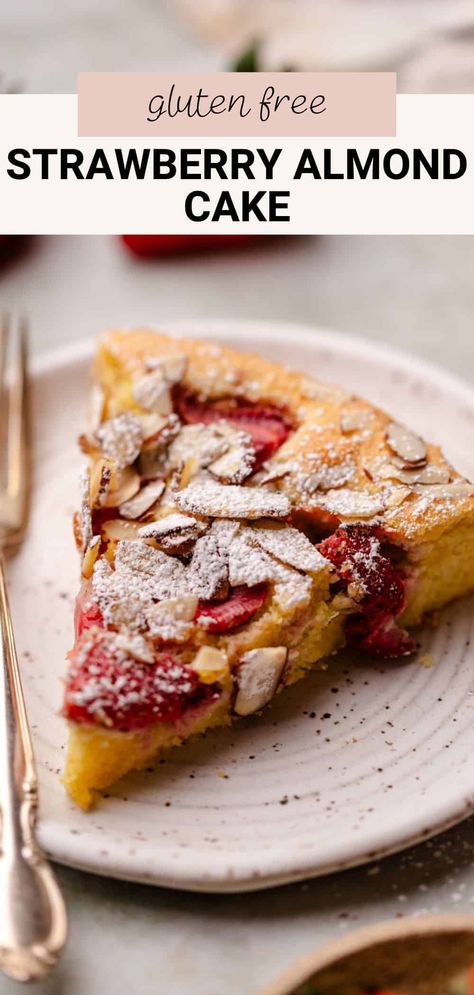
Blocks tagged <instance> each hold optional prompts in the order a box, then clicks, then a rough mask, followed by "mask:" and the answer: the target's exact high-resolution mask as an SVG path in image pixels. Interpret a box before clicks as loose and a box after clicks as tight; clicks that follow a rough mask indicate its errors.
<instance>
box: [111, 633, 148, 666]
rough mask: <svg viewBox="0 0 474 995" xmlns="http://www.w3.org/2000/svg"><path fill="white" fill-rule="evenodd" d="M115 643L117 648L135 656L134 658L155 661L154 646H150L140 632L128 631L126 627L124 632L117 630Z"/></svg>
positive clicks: (142, 660)
mask: <svg viewBox="0 0 474 995" xmlns="http://www.w3.org/2000/svg"><path fill="white" fill-rule="evenodd" d="M114 644H115V646H116V647H117V649H119V650H122V651H123V652H124V653H126V654H127V655H128V656H131V657H133V659H134V660H139V661H140V662H141V663H153V662H154V659H155V654H154V652H153V647H152V646H150V644H149V643H148V642H147V641H146V639H144V637H143V636H142V635H140V633H139V632H128V631H127V630H126V629H124V630H123V631H122V632H117V634H116V636H115V639H114Z"/></svg>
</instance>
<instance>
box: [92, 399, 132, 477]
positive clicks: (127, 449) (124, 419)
mask: <svg viewBox="0 0 474 995" xmlns="http://www.w3.org/2000/svg"><path fill="white" fill-rule="evenodd" d="M96 435H97V438H98V440H99V442H100V445H101V449H102V452H103V454H104V456H109V457H110V458H111V459H113V460H115V462H116V463H117V466H118V467H120V468H121V469H123V468H125V467H127V466H131V464H132V463H134V462H135V460H136V458H137V456H138V455H139V452H140V449H141V446H142V442H143V430H142V426H141V424H140V421H139V419H138V418H137V417H136V415H134V414H132V412H131V411H124V412H123V413H122V414H120V415H116V416H115V418H110V419H109V421H105V422H103V423H102V425H100V426H99V428H98V429H97V432H96Z"/></svg>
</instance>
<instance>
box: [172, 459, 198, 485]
mask: <svg viewBox="0 0 474 995" xmlns="http://www.w3.org/2000/svg"><path fill="white" fill-rule="evenodd" d="M198 470H199V463H198V461H197V459H196V458H195V457H194V456H190V457H189V459H187V460H186V462H185V463H183V465H182V466H181V467H179V469H178V470H177V471H176V475H175V479H174V485H175V486H176V487H177V489H178V490H179V491H181V490H182V489H183V487H187V485H188V484H189V483H190V481H191V480H192V479H193V477H195V476H196V474H197V472H198Z"/></svg>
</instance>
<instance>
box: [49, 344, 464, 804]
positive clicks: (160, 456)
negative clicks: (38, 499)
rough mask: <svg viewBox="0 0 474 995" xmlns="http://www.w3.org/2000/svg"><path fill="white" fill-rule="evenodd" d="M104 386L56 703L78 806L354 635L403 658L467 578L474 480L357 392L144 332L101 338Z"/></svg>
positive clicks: (78, 528)
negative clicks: (66, 731)
mask: <svg viewBox="0 0 474 995" xmlns="http://www.w3.org/2000/svg"><path fill="white" fill-rule="evenodd" d="M95 380H96V388H95V391H94V408H95V416H94V419H95V420H94V424H93V426H92V427H91V429H90V431H89V432H88V433H87V434H85V435H83V436H82V437H81V439H80V443H81V447H82V450H83V451H84V452H85V453H86V454H87V456H88V467H87V470H86V471H85V473H84V476H83V485H82V487H83V493H82V506H81V511H80V513H79V514H78V515H77V516H76V522H75V533H76V540H77V544H78V546H79V548H80V550H81V555H82V586H81V590H80V592H79V596H78V599H77V607H76V639H75V644H74V648H73V650H72V652H71V653H70V660H69V672H68V677H67V684H66V692H65V703H64V714H65V716H66V717H67V719H68V720H69V726H70V739H69V750H68V757H67V764H66V772H65V783H66V787H67V790H68V791H69V793H70V795H71V797H72V798H73V799H74V800H75V801H76V802H77V803H78V804H79V805H81V806H82V807H83V808H88V807H89V806H90V804H91V803H92V801H93V798H94V793H95V792H97V791H100V790H101V789H104V788H106V787H107V786H108V785H110V784H111V783H112V782H114V781H115V780H117V779H118V778H119V777H121V776H122V775H123V774H125V773H126V772H127V771H130V770H132V769H134V768H140V767H143V766H145V765H148V764H149V763H150V761H152V760H153V758H154V757H156V756H157V754H158V753H159V752H160V751H161V750H162V749H163V748H165V747H169V746H173V745H176V744H178V743H180V742H182V741H183V740H185V739H187V738H188V737H189V736H191V735H193V734H194V733H198V732H202V731H204V730H205V729H208V728H211V727H212V726H219V725H224V724H226V723H229V722H230V721H231V719H232V718H233V717H234V716H241V715H251V714H253V713H255V712H258V711H260V710H261V709H262V708H263V707H264V706H265V705H267V704H268V703H269V702H270V701H271V699H272V698H273V696H274V695H275V694H276V693H277V691H279V690H280V689H281V688H283V687H284V686H285V685H288V684H291V683H293V682H294V681H296V680H298V678H300V677H301V676H303V674H304V673H305V671H306V670H308V669H309V668H310V667H312V666H313V664H315V663H316V662H317V661H318V660H320V659H321V657H324V656H326V655H328V654H330V653H332V652H334V650H337V649H338V648H339V647H342V646H344V645H345V644H346V643H350V644H352V645H353V646H355V647H357V648H358V650H359V651H361V652H366V653H370V654H375V655H379V656H383V657H399V656H404V655H407V656H408V655H409V654H411V653H413V652H414V650H415V649H416V643H415V641H414V638H413V636H412V635H411V634H410V633H409V631H408V630H409V629H410V628H411V627H412V626H414V625H416V624H417V623H419V622H420V620H421V619H422V617H423V615H424V613H425V612H427V611H430V610H432V609H436V608H440V607H441V606H442V605H444V604H446V603H447V602H448V601H451V600H452V599H453V598H457V597H459V596H460V595H463V594H465V593H467V592H468V591H471V590H473V589H474V487H473V486H472V485H471V484H470V483H468V482H467V481H466V480H464V479H463V478H462V477H461V476H460V475H459V474H458V473H456V471H455V470H453V469H452V467H451V466H449V464H448V463H447V462H446V460H445V459H444V458H443V456H442V454H441V452H440V450H439V449H438V448H437V447H435V446H433V445H429V444H426V443H425V442H424V441H423V440H422V439H421V438H420V437H419V436H418V435H416V434H414V433H413V432H411V431H410V430H409V429H408V428H405V427H404V426H403V425H401V424H399V423H398V422H395V421H393V420H392V419H391V418H390V417H389V416H388V415H386V414H384V413H383V412H382V411H380V410H378V409H377V408H374V407H373V406H372V405H370V404H368V403H367V402H366V401H364V400H362V399H361V398H359V397H354V396H353V395H351V394H349V393H347V392H346V391H344V390H341V389H340V388H338V387H333V386H330V385H326V384H322V383H319V382H317V381H316V380H314V379H312V378H310V377H308V376H306V375H303V374H299V373H294V372H290V371H289V370H287V369H285V368H284V367H282V366H279V365H277V364H276V363H273V362H269V361H268V360H266V359H263V358H262V357H260V356H256V355H246V354H244V353H240V352H237V351H235V350H233V349H229V348H225V347H221V346H219V345H217V344H215V343H206V342H202V341H197V340H187V339H177V338H171V337H168V336H166V335H162V334H156V333H154V332H151V331H146V330H137V331H133V332H124V331H112V332H108V333H106V334H105V335H103V336H102V338H101V340H100V343H99V349H98V353H97V357H96V362H95Z"/></svg>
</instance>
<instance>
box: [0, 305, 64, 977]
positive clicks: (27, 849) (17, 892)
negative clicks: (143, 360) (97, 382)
mask: <svg viewBox="0 0 474 995" xmlns="http://www.w3.org/2000/svg"><path fill="white" fill-rule="evenodd" d="M13 325H14V323H13V321H8V320H7V319H5V318H4V319H2V320H1V321H0V389H1V388H2V387H3V390H2V391H1V393H2V395H3V399H4V404H3V408H4V411H5V432H4V445H3V450H4V452H5V453H6V472H5V475H4V476H5V479H4V481H2V482H1V484H0V969H1V970H3V971H4V972H5V974H8V975H9V976H10V977H12V978H15V979H16V980H17V981H31V980H33V979H35V978H40V977H43V976H44V975H46V974H47V973H48V972H49V971H50V970H51V969H52V968H53V967H54V965H55V964H56V961H57V959H58V957H59V954H60V952H61V950H62V948H63V946H64V943H65V940H66V934H67V919H66V910H65V906H64V902H63V899H62V896H61V892H60V890H59V887H58V884H57V882H56V878H55V876H54V874H53V871H52V869H51V867H50V865H49V864H48V862H47V860H46V858H45V856H44V854H43V853H42V851H41V850H40V848H39V846H38V844H37V842H36V838H35V822H36V811H37V805H38V782H37V777H36V767H35V759H34V754H33V748H32V743H31V735H30V730H29V726H28V718H27V714H26V708H25V701H24V697H23V691H22V687H21V680H20V671H19V666H18V658H17V654H16V650H15V640H14V636H13V628H12V622H11V617H10V611H9V607H8V597H7V590H6V583H5V566H4V559H3V551H4V550H5V549H6V548H7V547H13V548H14V547H16V546H18V545H19V544H20V542H21V540H22V538H23V535H24V531H25V527H26V521H27V515H28V464H29V459H28V455H29V453H28V432H27V376H26V365H27V335H26V331H27V330H26V325H25V322H15V327H13ZM8 340H10V343H11V347H10V349H9V352H10V353H11V363H10V364H9V379H8V386H7V383H6V376H5V369H6V362H5V360H6V355H7V347H8Z"/></svg>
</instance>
